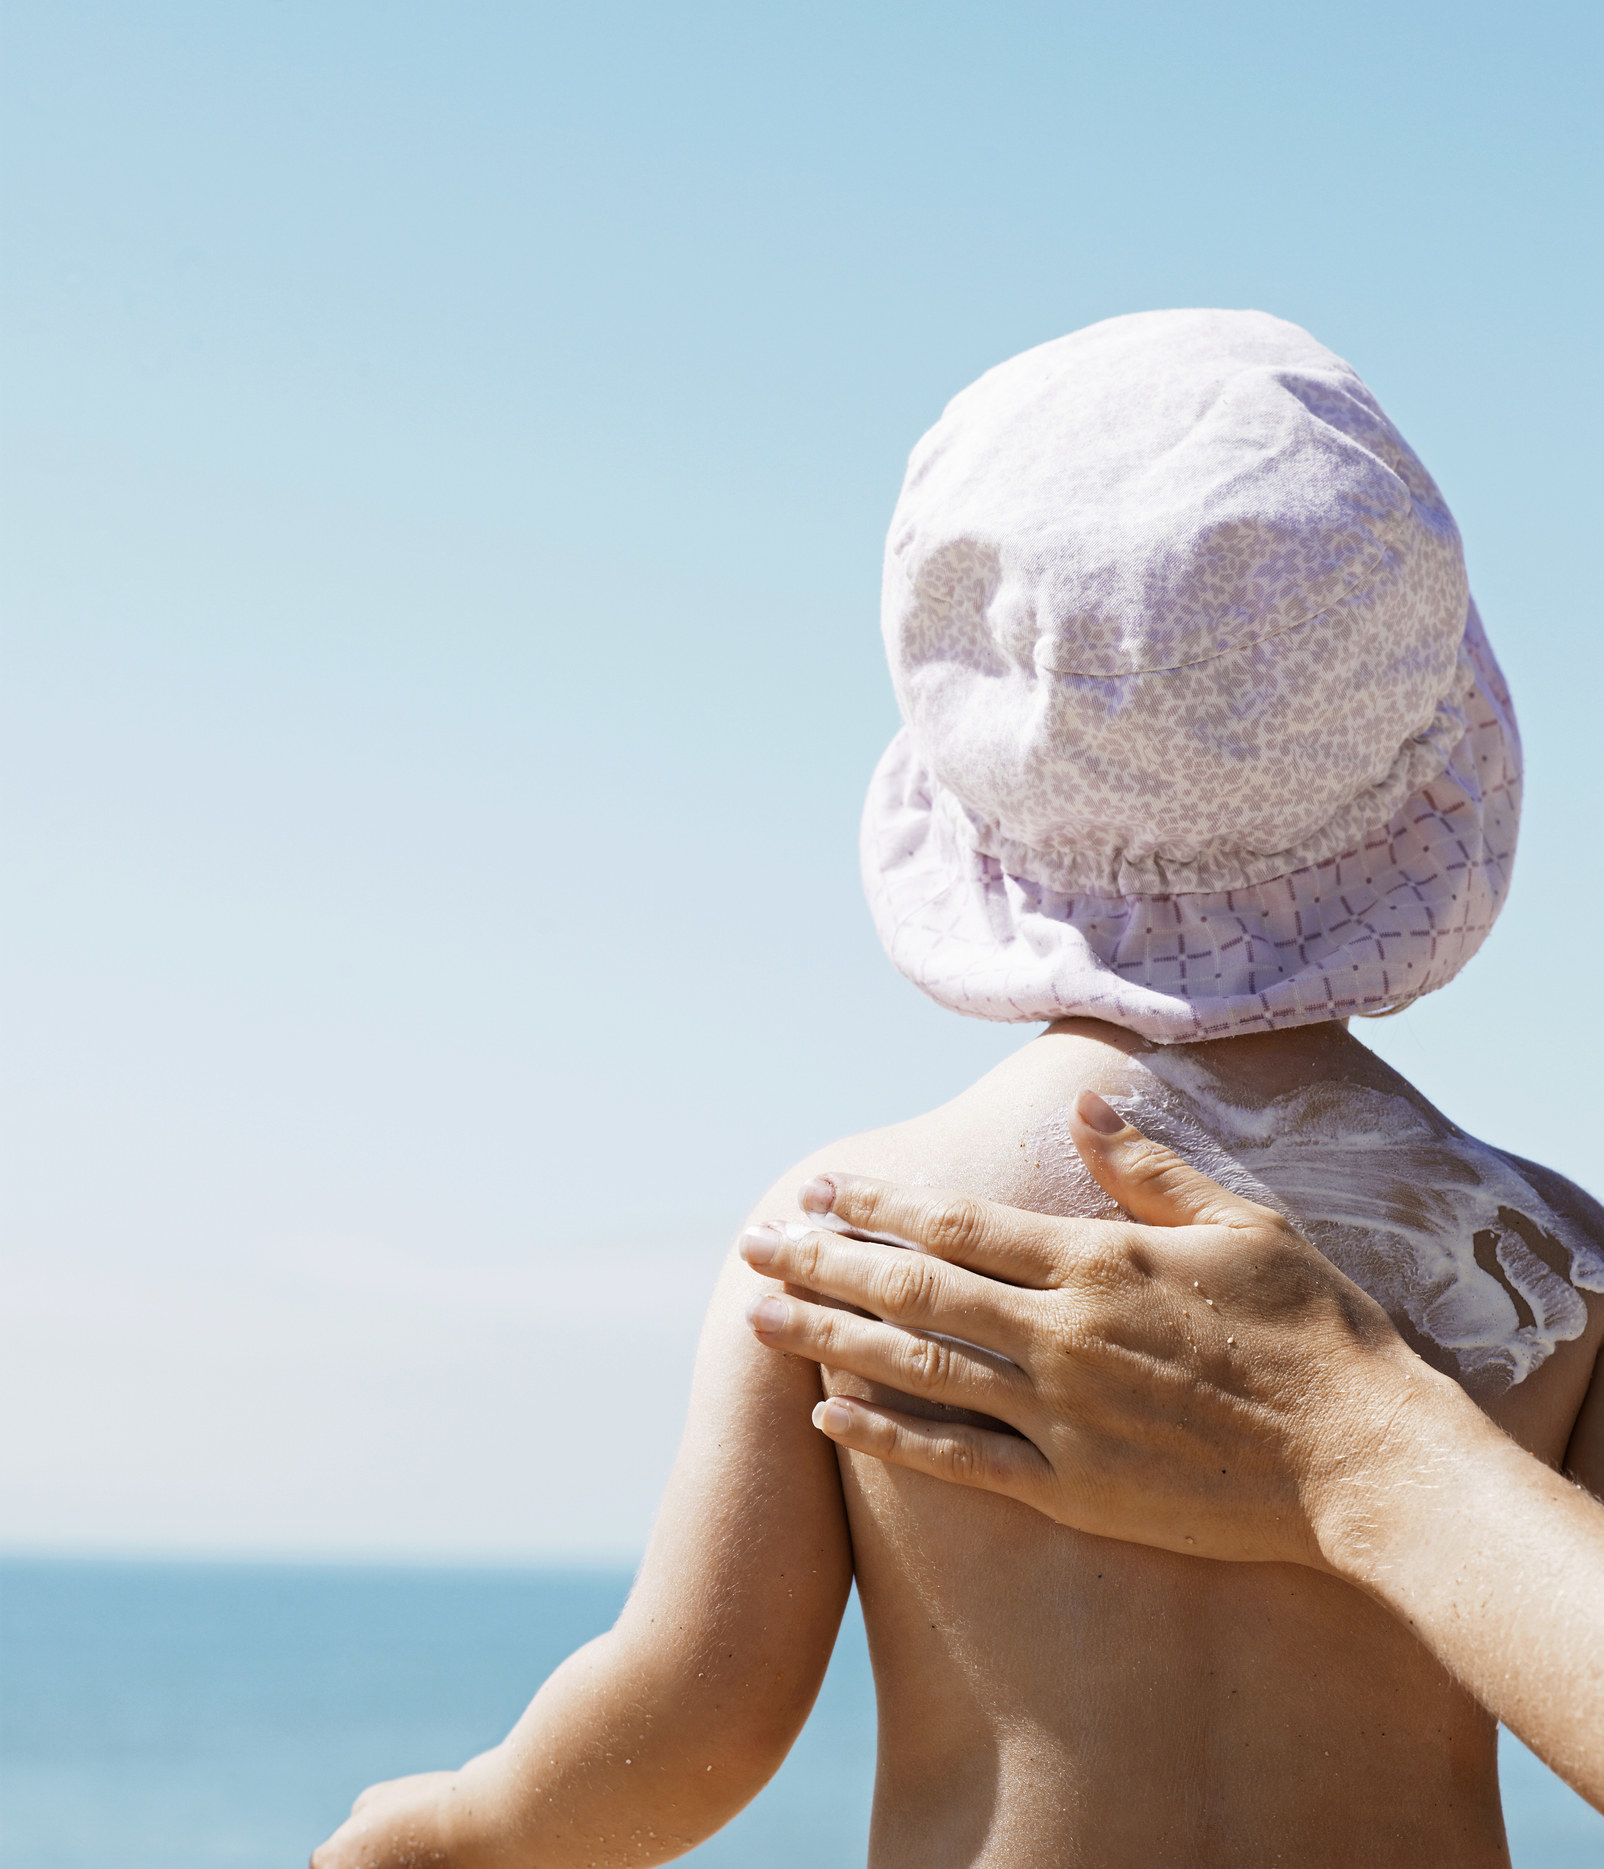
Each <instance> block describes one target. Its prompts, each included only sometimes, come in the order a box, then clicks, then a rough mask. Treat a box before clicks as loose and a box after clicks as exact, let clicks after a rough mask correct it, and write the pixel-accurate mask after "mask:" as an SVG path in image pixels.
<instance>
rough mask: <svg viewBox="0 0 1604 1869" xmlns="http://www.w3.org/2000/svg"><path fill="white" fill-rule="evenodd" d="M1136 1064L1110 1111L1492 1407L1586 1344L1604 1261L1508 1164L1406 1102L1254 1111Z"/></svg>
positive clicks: (1289, 1101)
mask: <svg viewBox="0 0 1604 1869" xmlns="http://www.w3.org/2000/svg"><path fill="white" fill-rule="evenodd" d="M1132 1064H1133V1067H1134V1069H1135V1072H1136V1075H1137V1080H1138V1081H1137V1085H1136V1087H1135V1090H1134V1094H1131V1095H1126V1096H1110V1097H1109V1098H1108V1101H1109V1102H1110V1103H1112V1104H1114V1105H1115V1106H1116V1107H1117V1108H1118V1109H1119V1110H1120V1111H1121V1112H1122V1113H1123V1114H1124V1115H1125V1117H1126V1118H1127V1120H1128V1121H1130V1122H1132V1123H1134V1124H1135V1125H1136V1127H1137V1128H1138V1129H1140V1130H1141V1131H1142V1132H1143V1133H1144V1134H1145V1135H1149V1136H1151V1137H1152V1138H1153V1140H1154V1141H1155V1142H1162V1143H1164V1144H1165V1145H1166V1146H1167V1147H1169V1148H1172V1149H1174V1150H1175V1151H1176V1153H1177V1154H1178V1155H1182V1156H1184V1157H1185V1158H1186V1159H1187V1160H1188V1161H1190V1162H1191V1163H1193V1165H1194V1166H1196V1167H1197V1168H1200V1169H1202V1171H1203V1172H1204V1173H1205V1174H1207V1175H1209V1176H1211V1177H1212V1178H1213V1179H1214V1180H1216V1181H1218V1182H1220V1184H1221V1185H1222V1186H1224V1187H1228V1188H1230V1189H1232V1190H1233V1191H1234V1192H1236V1193H1239V1194H1241V1195H1243V1196H1244V1197H1245V1198H1247V1199H1249V1200H1253V1201H1257V1202H1258V1203H1259V1204H1260V1205H1262V1206H1266V1207H1273V1208H1276V1209H1277V1210H1278V1211H1280V1212H1281V1213H1284V1214H1285V1215H1286V1216H1287V1217H1288V1218H1289V1219H1290V1220H1293V1221H1294V1222H1296V1224H1297V1225H1298V1227H1299V1228H1300V1229H1301V1231H1302V1232H1303V1233H1304V1234H1305V1236H1306V1237H1307V1238H1309V1239H1310V1240H1312V1241H1313V1242H1314V1244H1315V1245H1316V1246H1318V1247H1319V1248H1320V1250H1321V1251H1322V1252H1323V1253H1324V1254H1325V1256H1326V1257H1327V1258H1328V1259H1329V1260H1330V1261H1331V1262H1332V1264H1333V1265H1335V1266H1337V1267H1338V1268H1339V1269H1340V1270H1341V1271H1343V1272H1345V1273H1346V1274H1347V1275H1348V1277H1349V1278H1351V1279H1352V1280H1353V1281H1354V1283H1355V1284H1356V1285H1360V1286H1362V1287H1363V1288H1364V1289H1365V1290H1366V1291H1367V1292H1369V1293H1370V1295H1371V1297H1373V1298H1374V1299H1375V1300H1376V1301H1377V1302H1378V1303H1379V1304H1380V1305H1381V1306H1382V1307H1383V1308H1384V1309H1385V1310H1386V1311H1387V1312H1388V1313H1389V1314H1390V1315H1391V1316H1392V1317H1393V1318H1394V1319H1395V1320H1396V1321H1400V1322H1401V1321H1402V1320H1404V1319H1407V1320H1408V1322H1409V1324H1410V1325H1412V1326H1413V1328H1414V1330H1415V1331H1416V1332H1418V1333H1419V1335H1420V1336H1421V1337H1423V1338H1426V1339H1428V1340H1429V1341H1430V1342H1431V1343H1433V1344H1436V1345H1438V1346H1439V1347H1440V1348H1441V1349H1442V1350H1444V1351H1445V1352H1447V1353H1448V1355H1449V1356H1450V1357H1451V1358H1452V1359H1453V1362H1454V1363H1455V1365H1456V1366H1457V1370H1458V1374H1459V1376H1460V1378H1461V1380H1462V1381H1464V1382H1465V1384H1466V1385H1467V1387H1470V1388H1471V1389H1473V1390H1474V1392H1475V1393H1477V1394H1478V1395H1481V1396H1484V1397H1491V1396H1494V1395H1498V1394H1501V1393H1502V1392H1503V1391H1504V1390H1505V1389H1507V1388H1509V1387H1511V1386H1512V1385H1513V1384H1515V1383H1518V1382H1521V1381H1523V1380H1524V1379H1525V1378H1526V1377H1527V1376H1529V1375H1530V1374H1531V1372H1532V1371H1533V1370H1534V1369H1536V1368H1538V1367H1539V1366H1540V1365H1541V1364H1542V1363H1544V1362H1546V1361H1547V1359H1548V1358H1549V1357H1550V1356H1551V1355H1552V1354H1553V1350H1554V1346H1555V1344H1556V1343H1563V1342H1566V1341H1568V1340H1569V1339H1571V1338H1573V1337H1579V1336H1580V1335H1581V1334H1582V1331H1583V1330H1584V1329H1585V1328H1586V1324H1587V1310H1586V1307H1585V1305H1584V1304H1583V1302H1582V1300H1581V1298H1580V1297H1579V1296H1578V1295H1577V1289H1578V1288H1580V1289H1581V1290H1584V1291H1593V1292H1604V1252H1601V1251H1600V1249H1599V1246H1598V1245H1597V1244H1596V1243H1595V1241H1594V1240H1593V1239H1592V1238H1591V1237H1590V1236H1589V1235H1588V1234H1587V1233H1586V1232H1584V1231H1583V1229H1582V1228H1581V1227H1580V1226H1578V1225H1577V1224H1576V1223H1575V1222H1573V1221H1571V1220H1568V1219H1566V1218H1565V1217H1564V1216H1562V1215H1560V1214H1557V1213H1556V1212H1555V1211H1554V1210H1553V1208H1552V1207H1550V1206H1549V1204H1548V1203H1547V1201H1545V1200H1544V1199H1543V1198H1542V1196H1541V1195H1540V1194H1539V1193H1538V1192H1537V1190H1536V1189H1535V1188H1534V1187H1533V1186H1532V1185H1531V1183H1530V1182H1529V1181H1527V1180H1526V1179H1525V1177H1524V1176H1523V1175H1521V1173H1520V1172H1519V1170H1518V1169H1516V1168H1515V1167H1514V1166H1513V1165H1512V1164H1511V1163H1509V1162H1507V1161H1506V1160H1505V1159H1504V1158H1503V1157H1502V1156H1501V1155H1499V1154H1497V1153H1496V1151H1494V1150H1492V1149H1490V1148H1488V1147H1487V1146H1486V1145H1485V1144H1484V1143H1480V1142H1477V1141H1476V1140H1475V1139H1474V1138H1473V1137H1471V1136H1466V1135H1463V1134H1461V1133H1460V1132H1459V1131H1457V1130H1454V1129H1452V1128H1450V1127H1449V1126H1448V1125H1447V1124H1446V1123H1444V1122H1442V1121H1441V1120H1440V1119H1439V1120H1437V1121H1435V1122H1434V1121H1433V1120H1432V1119H1431V1118H1430V1117H1429V1116H1428V1115H1427V1114H1426V1113H1425V1112H1424V1111H1422V1110H1421V1109H1420V1108H1418V1107H1417V1106H1416V1105H1415V1104H1414V1103H1412V1102H1411V1101H1410V1100H1409V1099H1408V1098H1407V1097H1404V1096H1399V1095H1395V1094H1392V1093H1389V1092H1387V1091H1384V1090H1377V1089H1373V1088H1371V1087H1369V1086H1367V1085H1362V1084H1352V1083H1331V1084H1320V1085H1316V1086H1313V1087H1309V1088H1305V1089H1301V1090H1297V1091H1294V1092H1292V1093H1291V1094H1290V1095H1287V1096H1282V1097H1275V1098H1272V1099H1270V1100H1268V1101H1266V1102H1264V1103H1261V1104H1258V1105H1251V1104H1247V1103H1243V1102H1238V1101H1235V1100H1233V1099H1231V1098H1229V1097H1227V1096H1225V1095H1224V1094H1222V1092H1221V1089H1220V1086H1219V1084H1218V1083H1217V1081H1216V1080H1215V1079H1214V1077H1213V1075H1212V1074H1211V1073H1210V1072H1208V1071H1207V1070H1205V1069H1204V1068H1203V1066H1202V1065H1201V1064H1199V1063H1198V1062H1197V1061H1196V1060H1195V1059H1192V1058H1188V1057H1186V1056H1184V1055H1181V1054H1177V1055H1174V1056H1165V1055H1163V1054H1160V1055H1158V1056H1154V1055H1152V1054H1149V1055H1148V1056H1147V1057H1146V1058H1144V1059H1142V1060H1140V1061H1137V1060H1132ZM1049 1128H1051V1129H1053V1130H1054V1131H1062V1136H1063V1146H1064V1148H1066V1149H1067V1150H1068V1160H1069V1162H1070V1163H1073V1164H1074V1167H1075V1168H1079V1167H1080V1163H1079V1159H1078V1157H1077V1156H1076V1154H1075V1149H1074V1145H1073V1143H1071V1142H1070V1141H1069V1135H1068V1130H1067V1127H1066V1126H1065V1125H1064V1120H1063V1116H1062V1115H1059V1116H1056V1117H1053V1118H1050V1119H1049V1120H1048V1122H1047V1123H1046V1124H1043V1125H1042V1129H1041V1130H1039V1131H1038V1132H1037V1135H1038V1137H1039V1138H1040V1140H1041V1141H1042V1143H1044V1144H1045V1143H1046V1142H1047V1140H1048V1138H1047V1135H1046V1133H1045V1132H1046V1131H1047V1130H1048V1129H1049ZM1055 1140H1056V1138H1055ZM1052 1152H1053V1155H1054V1156H1055V1157H1056V1158H1057V1159H1058V1160H1060V1161H1062V1160H1063V1159H1064V1158H1063V1156H1062V1154H1061V1153H1060V1151H1059V1150H1058V1149H1057V1148H1054V1149H1053V1151H1052ZM1044 1159H1045V1157H1044ZM1082 1173H1084V1170H1082ZM1075 1178H1076V1179H1077V1180H1078V1179H1079V1177H1075ZM1086 1179H1087V1181H1088V1182H1089V1181H1090V1177H1089V1176H1088V1177H1086ZM1064 1192H1065V1194H1069V1193H1070V1190H1069V1189H1068V1188H1066V1189H1065V1190H1064ZM1080 1211H1082V1212H1084V1211H1086V1208H1085V1207H1084V1206H1082V1207H1080Z"/></svg>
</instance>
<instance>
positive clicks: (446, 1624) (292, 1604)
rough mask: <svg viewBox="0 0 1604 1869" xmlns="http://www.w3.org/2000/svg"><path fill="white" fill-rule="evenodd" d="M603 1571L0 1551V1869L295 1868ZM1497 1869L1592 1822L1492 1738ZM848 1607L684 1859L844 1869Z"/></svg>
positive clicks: (489, 1721)
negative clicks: (799, 1725) (807, 1712)
mask: <svg viewBox="0 0 1604 1869" xmlns="http://www.w3.org/2000/svg"><path fill="white" fill-rule="evenodd" d="M628 1583H629V1579H628V1577H627V1576H626V1575H624V1574H623V1573H612V1572H596V1571H592V1572H568V1573H564V1572H556V1571H502V1572H496V1571H467V1570H464V1571H445V1570H434V1571H423V1570H419V1571H408V1570H353V1569H313V1568H294V1567H289V1566H285V1567H272V1568H270V1567H261V1568H255V1567H250V1566H244V1565H190V1564H100V1563H44V1562H24V1561H20V1560H12V1561H9V1562H7V1563H5V1564H3V1565H0V1810H3V1813H4V1819H3V1821H4V1829H3V1833H0V1865H3V1869H158V1865H159V1866H160V1869H269V1865H272V1866H274V1869H280V1866H283V1869H299V1865H302V1864H304V1863H305V1861H306V1858H307V1856H308V1854H309V1853H310V1851H311V1849H312V1847H313V1845H314V1844H316V1843H317V1842H318V1841H320V1840H321V1838H323V1837H324V1836H326V1835H327V1834H328V1832H329V1831H330V1830H332V1829H333V1828H334V1826H335V1825H336V1824H337V1823H338V1822H339V1821H340V1819H341V1818H342V1817H343V1816H344V1814H345V1812H346V1810H347V1809H348V1807H349V1805H350V1802H351V1798H352V1796H353V1795H354V1794H355V1792H356V1791H358V1790H359V1789H360V1788H361V1787H362V1786H363V1785H366V1784H368V1783H370V1782H372V1781H373V1780H374V1779H377V1778H391V1777H395V1776H396V1775H397V1774H399V1773H401V1772H409V1771H422V1770H427V1769H430V1768H433V1767H436V1766H440V1765H443V1764H452V1763H456V1762H458V1761H460V1760H462V1759H464V1758H466V1757H467V1756H468V1755H469V1754H471V1753H473V1752H476V1751H478V1750H479V1749H480V1748H482V1747H484V1746H486V1745H489V1744H492V1743H493V1742H494V1741H495V1740H497V1739H499V1738H500V1737H501V1735H502V1734H503V1733H504V1732H505V1731H506V1730H507V1728H508V1726H510V1725H511V1723H512V1721H513V1719H514V1718H515V1717H516V1716H517V1714H518V1712H519V1711H520V1710H521V1708H522V1707H523V1705H524V1703H525V1701H526V1700H527V1699H528V1698H529V1695H530V1692H531V1691H532V1688H533V1687H534V1685H535V1684H537V1683H538V1682H539V1681H540V1680H541V1678H542V1677H543V1676H544V1675H545V1674H547V1673H548V1672H549V1671H550V1670H551V1669H552V1668H553V1667H554V1666H555V1665H556V1664H557V1663H558V1662H559V1661H561V1660H562V1658H563V1657H564V1656H565V1655H566V1654H568V1653H570V1652H571V1651H572V1650H573V1649H574V1648H576V1647H577V1646H578V1645H579V1644H580V1643H581V1642H583V1641H586V1640H588V1639H589V1638H590V1637H591V1636H592V1635H595V1634H597V1633H598V1632H599V1631H600V1630H602V1629H604V1628H606V1627H607V1625H608V1624H609V1623H610V1622H611V1621H612V1619H613V1617H614V1615H615V1614H616V1613H617V1610H618V1606H619V1605H620V1603H622V1601H623V1599H624V1592H625V1590H626V1589H627V1587H628ZM1503 1766H1504V1784H1505V1802H1506V1807H1507V1814H1508V1821H1509V1829H1510V1840H1511V1845H1512V1848H1513V1851H1514V1858H1515V1863H1516V1865H1517V1869H1573V1866H1574V1869H1580V1866H1581V1865H1583V1864H1586V1865H1590V1866H1596V1865H1600V1864H1604V1818H1600V1817H1599V1816H1598V1815H1597V1814H1595V1813H1594V1812H1592V1811H1590V1810H1589V1809H1588V1808H1587V1807H1586V1806H1585V1805H1584V1804H1583V1803H1582V1802H1581V1800H1580V1799H1578V1798H1576V1797H1575V1796H1573V1794H1572V1793H1571V1792H1569V1791H1567V1790H1566V1789H1565V1787H1564V1786H1563V1785H1561V1784H1560V1783H1559V1782H1558V1780H1557V1779H1555V1778H1553V1777H1552V1776H1551V1775H1550V1774H1549V1773H1548V1772H1547V1771H1545V1770H1544V1768H1543V1767H1542V1766H1541V1765H1540V1764H1538V1762H1537V1761H1536V1760H1535V1759H1533V1758H1532V1757H1531V1755H1530V1754H1529V1753H1526V1752H1525V1751H1524V1750H1523V1749H1522V1748H1520V1747H1519V1746H1517V1745H1515V1744H1514V1743H1513V1742H1510V1741H1508V1740H1507V1738H1506V1745H1505V1751H1504V1756H1503ZM873 1778H874V1701H873V1690H872V1686H871V1682H870V1676H869V1665H868V1656H867V1653H866V1651H865V1648H864V1642H863V1629H862V1624H861V1622H860V1621H859V1620H858V1617H857V1613H856V1610H855V1609H854V1610H853V1611H851V1612H850V1613H849V1616H848V1620H847V1624H846V1627H845V1629H844V1630H843V1632H842V1639H841V1642H840V1644H839V1645H838V1648H837V1652H836V1657H835V1660H834V1662H833V1664H832V1666H831V1669H830V1674H829V1678H828V1679H827V1681H826V1682H825V1686H824V1691H823V1693H822V1694H821V1695H820V1697H819V1704H818V1706H817V1708H816V1709H815V1711H814V1715H813V1718H812V1719H811V1720H810V1721H809V1723H808V1727H807V1730H806V1731H805V1732H804V1733H803V1735H802V1738H801V1739H800V1741H799V1742H798V1744H797V1746H796V1749H795V1750H794V1752H793V1753H792V1755H791V1757H790V1759H789V1760H788V1761H787V1763H786V1765H785V1767H784V1769H783V1770H782V1772H781V1773H780V1775H779V1777H778V1778H776V1779H775V1781H774V1783H773V1784H772V1785H770V1786H769V1788H768V1790H767V1791H765V1792H764V1793H763V1795H762V1796H761V1797H760V1798H759V1799H758V1800H757V1801H756V1803H754V1804H753V1805H751V1806H750V1807H749V1808H748V1809H747V1810H746V1811H744V1812H743V1813H742V1814H741V1816H740V1817H738V1818H737V1819H736V1820H735V1822H734V1823H733V1824H731V1825H730V1826H729V1828H728V1829H726V1830H724V1831H723V1832H721V1833H720V1835H718V1836H717V1837H715V1838H713V1839H712V1841H710V1842H708V1843H706V1844H704V1845H703V1846H702V1848H701V1849H699V1850H696V1851H695V1852H693V1854H692V1855H691V1856H689V1857H686V1858H684V1859H683V1860H684V1861H686V1862H690V1863H694V1864H697V1865H700V1866H702V1869H734V1866H735V1865H737V1864H740V1865H751V1864H753V1863H762V1864H763V1865H765V1869H844V1866H845V1865H850V1864H851V1863H853V1862H862V1860H863V1857H864V1850H865V1844H866V1840H867V1835H868V1813H869V1797H870V1791H871V1787H872V1784H873Z"/></svg>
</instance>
